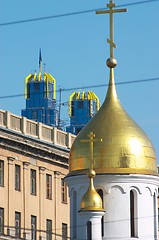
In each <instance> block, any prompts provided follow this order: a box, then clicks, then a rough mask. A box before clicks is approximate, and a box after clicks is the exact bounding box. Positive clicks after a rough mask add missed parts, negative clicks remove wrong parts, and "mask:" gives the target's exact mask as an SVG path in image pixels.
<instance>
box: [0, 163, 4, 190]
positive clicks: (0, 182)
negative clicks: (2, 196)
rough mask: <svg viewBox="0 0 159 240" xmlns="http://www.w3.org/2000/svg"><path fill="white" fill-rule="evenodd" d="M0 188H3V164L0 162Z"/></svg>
mask: <svg viewBox="0 0 159 240" xmlns="http://www.w3.org/2000/svg"><path fill="white" fill-rule="evenodd" d="M0 186H1V187H3V186H4V162H3V161H0Z"/></svg>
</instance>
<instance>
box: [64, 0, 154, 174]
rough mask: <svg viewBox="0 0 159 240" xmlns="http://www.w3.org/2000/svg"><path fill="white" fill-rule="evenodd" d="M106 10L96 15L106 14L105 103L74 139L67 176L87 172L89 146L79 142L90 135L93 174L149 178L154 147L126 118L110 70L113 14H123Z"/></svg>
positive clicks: (113, 65)
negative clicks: (92, 146) (107, 48)
mask: <svg viewBox="0 0 159 240" xmlns="http://www.w3.org/2000/svg"><path fill="white" fill-rule="evenodd" d="M107 7H108V8H109V10H104V11H98V12H97V13H109V14H110V39H108V40H107V41H108V43H109V44H110V58H109V59H108V60H107V66H108V68H109V69H110V79H109V86H108V90H107V94H106V98H105V101H104V103H103V105H102V106H101V108H100V109H99V111H98V112H97V114H96V115H95V116H94V117H93V118H92V119H91V120H90V121H89V122H88V123H87V125H86V126H85V127H84V128H83V129H82V130H81V132H80V133H79V134H78V135H77V137H76V139H75V141H74V143H73V145H72V148H71V150H70V157H69V174H68V175H81V174H86V173H87V172H88V169H89V166H90V161H89V151H88V148H89V145H88V143H86V142H83V141H81V140H82V139H85V138H87V136H88V134H89V133H90V132H94V134H95V136H96V138H97V139H102V142H98V141H97V142H95V143H94V152H93V158H94V170H95V172H96V174H151V175H157V164H156V156H155V150H154V147H153V145H152V143H151V141H150V140H149V138H148V136H147V135H146V134H145V132H144V131H143V130H142V129H141V128H140V127H139V125H138V124H137V123H136V122H135V121H134V120H133V119H132V118H131V117H130V116H129V115H128V114H127V112H126V111H125V110H124V108H123V107H122V105H121V103H120V101H119V99H118V97H117V93H116V87H115V81H114V68H115V67H116V65H117V61H116V59H115V58H114V53H113V49H114V47H115V43H114V41H113V13H115V12H125V11H126V10H125V9H115V8H114V7H115V4H114V3H113V1H110V3H109V4H108V5H107Z"/></svg>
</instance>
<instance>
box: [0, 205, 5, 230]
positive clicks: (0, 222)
mask: <svg viewBox="0 0 159 240" xmlns="http://www.w3.org/2000/svg"><path fill="white" fill-rule="evenodd" d="M0 234H1V235H2V234H4V208H0Z"/></svg>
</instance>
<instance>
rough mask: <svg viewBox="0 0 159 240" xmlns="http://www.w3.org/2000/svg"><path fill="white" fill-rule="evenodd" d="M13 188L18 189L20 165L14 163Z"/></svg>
mask: <svg viewBox="0 0 159 240" xmlns="http://www.w3.org/2000/svg"><path fill="white" fill-rule="evenodd" d="M15 190H17V191H20V166H19V165H15Z"/></svg>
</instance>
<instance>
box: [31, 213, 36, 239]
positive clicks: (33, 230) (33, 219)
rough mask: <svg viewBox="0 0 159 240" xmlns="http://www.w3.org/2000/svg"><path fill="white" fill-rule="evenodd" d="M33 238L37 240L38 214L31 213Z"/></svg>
mask: <svg viewBox="0 0 159 240" xmlns="http://www.w3.org/2000/svg"><path fill="white" fill-rule="evenodd" d="M31 240H36V216H33V215H31Z"/></svg>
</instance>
